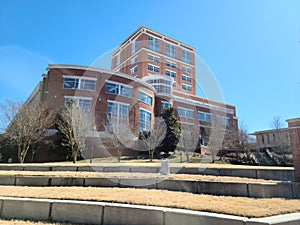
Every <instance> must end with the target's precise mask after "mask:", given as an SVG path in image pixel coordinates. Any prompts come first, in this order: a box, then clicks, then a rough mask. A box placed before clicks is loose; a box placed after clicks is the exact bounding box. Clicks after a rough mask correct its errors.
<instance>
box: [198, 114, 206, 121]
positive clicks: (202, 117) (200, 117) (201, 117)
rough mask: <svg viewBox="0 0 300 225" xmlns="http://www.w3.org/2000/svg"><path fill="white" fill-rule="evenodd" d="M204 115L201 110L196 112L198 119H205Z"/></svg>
mask: <svg viewBox="0 0 300 225" xmlns="http://www.w3.org/2000/svg"><path fill="white" fill-rule="evenodd" d="M205 115H206V114H205V113H203V112H198V120H201V121H205Z"/></svg>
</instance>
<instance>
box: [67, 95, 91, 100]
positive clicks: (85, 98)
mask: <svg viewBox="0 0 300 225" xmlns="http://www.w3.org/2000/svg"><path fill="white" fill-rule="evenodd" d="M64 98H65V99H66V98H72V99H82V100H93V98H91V97H83V96H68V95H65V96H64Z"/></svg>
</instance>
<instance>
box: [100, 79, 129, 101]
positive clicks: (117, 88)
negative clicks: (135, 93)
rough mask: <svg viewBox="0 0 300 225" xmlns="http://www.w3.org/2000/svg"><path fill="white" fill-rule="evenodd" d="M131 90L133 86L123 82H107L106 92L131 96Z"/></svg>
mask: <svg viewBox="0 0 300 225" xmlns="http://www.w3.org/2000/svg"><path fill="white" fill-rule="evenodd" d="M131 92H132V88H131V87H128V86H126V85H122V84H117V83H112V82H109V81H107V82H106V93H109V94H115V95H122V96H125V97H128V98H131Z"/></svg>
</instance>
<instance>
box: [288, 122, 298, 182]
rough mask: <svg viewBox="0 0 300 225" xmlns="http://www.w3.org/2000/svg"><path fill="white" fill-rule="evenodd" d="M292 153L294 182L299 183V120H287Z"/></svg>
mask: <svg viewBox="0 0 300 225" xmlns="http://www.w3.org/2000/svg"><path fill="white" fill-rule="evenodd" d="M287 122H288V125H289V132H290V140H291V146H292V151H293V158H294V167H295V180H296V181H297V182H300V118H297V119H290V120H287Z"/></svg>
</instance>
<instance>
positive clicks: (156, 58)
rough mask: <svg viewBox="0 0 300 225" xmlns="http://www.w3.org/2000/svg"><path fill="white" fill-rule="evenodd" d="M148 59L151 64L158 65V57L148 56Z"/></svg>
mask: <svg viewBox="0 0 300 225" xmlns="http://www.w3.org/2000/svg"><path fill="white" fill-rule="evenodd" d="M148 59H149V60H151V61H153V62H156V63H159V57H156V56H153V55H148Z"/></svg>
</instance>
